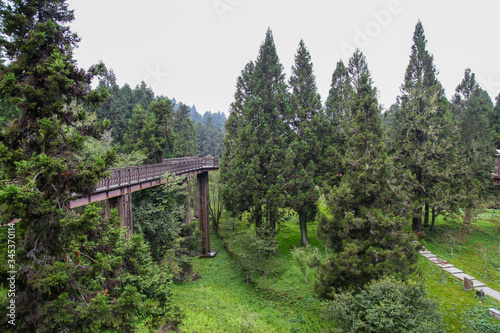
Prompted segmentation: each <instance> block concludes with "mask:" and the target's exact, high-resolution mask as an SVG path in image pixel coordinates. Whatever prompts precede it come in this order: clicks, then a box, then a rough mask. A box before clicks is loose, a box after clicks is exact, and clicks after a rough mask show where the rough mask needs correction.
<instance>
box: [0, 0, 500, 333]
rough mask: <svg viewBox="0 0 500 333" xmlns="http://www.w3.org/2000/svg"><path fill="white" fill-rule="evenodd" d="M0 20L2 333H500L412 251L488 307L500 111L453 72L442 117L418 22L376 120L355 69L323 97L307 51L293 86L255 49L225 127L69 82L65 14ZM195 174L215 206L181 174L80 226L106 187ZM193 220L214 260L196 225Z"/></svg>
mask: <svg viewBox="0 0 500 333" xmlns="http://www.w3.org/2000/svg"><path fill="white" fill-rule="evenodd" d="M0 14H1V24H0V29H1V38H0V53H1V55H2V60H1V62H0V122H1V124H2V126H1V127H0V178H1V179H0V223H1V225H2V228H1V232H0V246H1V250H0V255H1V256H0V265H1V266H2V270H1V272H0V277H1V279H2V283H1V289H0V295H1V297H0V314H1V315H2V317H3V318H4V320H3V321H2V322H0V327H1V330H2V331H6V332H169V331H177V332H179V331H182V332H426V333H427V332H444V331H450V332H465V331H471V330H473V331H475V332H498V330H499V327H500V325H498V323H496V322H494V321H493V320H490V319H489V317H488V316H487V315H486V314H485V313H486V312H485V311H486V308H487V307H498V305H499V303H498V302H497V300H496V299H494V298H493V297H491V298H490V297H485V296H484V295H479V296H477V297H476V296H474V294H473V293H472V292H468V293H466V292H465V291H462V289H463V288H462V284H461V283H458V282H455V283H453V282H450V283H448V282H447V281H449V280H450V281H451V280H453V279H452V278H449V276H448V277H447V275H445V271H444V270H440V269H439V268H438V267H437V266H436V267H434V266H432V265H433V264H431V263H429V262H428V261H427V259H425V258H423V256H421V255H420V254H419V250H422V249H423V248H422V244H424V245H425V246H428V247H430V248H432V250H433V251H436V252H438V253H439V254H440V256H443V257H446V258H447V260H449V261H450V262H452V261H454V260H457V261H458V262H459V263H460V264H461V265H463V267H464V269H469V270H473V271H474V273H473V274H475V275H478V274H484V275H479V276H482V278H484V281H486V282H487V283H488V285H489V286H491V287H492V288H498V286H499V284H498V279H499V278H500V273H499V271H498V268H500V255H499V252H498V251H499V247H498V240H497V236H498V234H499V233H500V222H499V221H500V218H499V217H498V216H499V215H500V213H499V212H500V210H499V209H500V201H499V196H498V193H499V192H498V191H499V189H500V188H499V187H498V186H495V185H494V182H493V181H492V177H491V173H492V172H493V170H494V158H495V154H496V150H495V148H500V141H499V140H500V139H499V138H500V134H499V133H500V94H499V95H498V96H497V97H496V98H495V102H493V101H492V99H491V97H490V96H489V94H488V93H487V92H486V91H485V90H484V89H483V88H482V87H481V86H480V84H479V83H478V81H477V80H476V77H475V74H474V72H473V71H472V70H471V69H469V68H465V69H464V71H463V79H461V81H460V82H457V86H456V90H455V93H454V94H453V97H452V98H451V100H449V99H448V98H447V97H446V94H445V92H444V89H443V86H442V84H441V82H440V80H439V70H438V68H437V67H436V65H435V63H434V57H433V54H432V53H431V50H429V48H428V42H427V39H426V36H425V32H424V26H423V24H422V22H421V21H418V22H417V23H416V25H415V29H414V33H413V36H408V40H410V39H411V40H412V43H411V48H410V49H409V50H408V54H409V61H408V64H407V67H406V71H405V72H404V73H401V78H402V82H401V89H400V94H399V96H395V98H396V103H395V104H393V105H392V106H391V107H390V108H389V109H388V110H383V108H382V107H381V105H380V102H379V91H378V89H377V87H376V85H375V82H376V81H375V78H374V75H373V74H372V72H371V70H370V66H369V62H370V59H368V58H367V56H366V55H365V54H364V53H363V52H362V50H360V49H356V50H355V51H354V52H353V54H352V55H351V56H350V58H349V59H348V61H347V62H344V61H342V60H338V61H337V60H336V61H333V62H332V65H335V66H333V67H335V69H334V71H333V73H331V74H332V75H331V85H330V90H329V93H328V96H323V97H322V96H320V94H319V92H318V87H317V84H316V77H315V72H314V65H313V58H314V54H312V53H310V52H309V49H308V47H307V43H306V41H305V40H299V41H297V42H298V45H297V51H296V53H295V57H294V58H293V60H294V61H293V65H292V66H291V71H290V73H291V75H290V76H289V77H286V72H285V69H284V66H283V64H282V63H281V60H280V57H279V52H278V51H279V50H278V49H277V47H276V43H275V39H274V35H273V32H272V30H271V28H268V30H267V31H266V32H265V35H263V37H264V38H263V41H262V43H261V45H260V47H259V48H258V50H256V51H258V52H257V57H256V58H255V59H253V60H252V59H250V60H248V62H247V63H246V65H245V66H244V67H243V68H241V72H240V75H239V76H238V77H237V78H234V79H235V91H234V100H233V102H232V103H231V105H230V106H229V116H228V119H227V122H226V115H225V113H221V112H217V113H212V112H210V111H207V112H205V113H204V114H203V115H201V114H200V113H198V111H197V110H196V107H195V106H194V105H193V106H192V107H190V106H188V105H186V104H184V103H182V102H178V101H177V100H176V99H175V98H172V99H170V98H168V97H166V96H164V95H157V94H156V93H155V92H154V91H153V89H152V88H151V87H148V86H147V84H146V83H145V82H141V83H140V84H138V85H135V87H134V88H131V86H130V85H128V84H124V85H123V86H121V87H120V86H119V85H118V84H117V77H116V74H115V73H114V71H113V70H112V69H110V68H107V67H106V64H104V63H102V62H101V63H98V64H96V65H93V66H92V67H90V68H89V69H87V70H84V69H82V68H79V67H78V64H77V61H76V60H75V58H74V50H75V48H76V47H77V46H78V43H79V38H78V36H77V34H76V33H75V32H73V31H72V30H71V28H70V23H71V22H72V21H73V20H74V13H73V11H72V10H70V9H69V8H68V4H67V3H66V1H65V0H45V1H38V0H24V1H17V0H16V1H5V2H1V5H0ZM117 75H119V73H118V74H117ZM377 79H378V78H377ZM380 79H383V78H380ZM224 111H225V110H224ZM198 155H204V156H205V155H211V156H214V157H219V161H220V164H219V165H220V170H217V168H218V165H217V164H213V165H211V166H210V168H209V170H210V172H209V173H210V180H209V182H208V180H207V182H208V190H209V194H208V195H206V196H205V193H206V192H205V190H204V189H203V186H204V185H198V186H199V187H197V186H196V182H195V179H196V178H195V177H193V176H192V175H193V174H195V173H196V172H194V171H193V169H189V170H188V172H186V173H185V174H184V176H175V175H174V174H168V173H167V174H165V175H164V176H163V177H162V180H163V184H162V185H158V186H153V185H157V184H159V183H160V182H158V183H154V184H153V182H152V181H151V180H150V179H148V181H150V183H149V185H148V188H146V189H144V188H142V187H140V190H137V191H136V192H134V193H133V194H130V196H128V197H127V200H131V201H132V203H131V204H130V206H129V208H130V210H128V208H127V213H124V211H123V210H124V208H123V207H121V206H120V205H122V204H123V202H125V201H119V202H118V203H117V204H115V203H113V202H114V201H113V202H112V201H110V197H107V195H108V194H109V193H110V192H103V193H105V195H106V197H105V198H106V201H102V202H93V203H89V204H87V205H84V206H79V207H76V208H71V207H75V206H71V202H73V201H74V200H75V198H89V199H88V201H89V202H90V201H91V200H90V198H91V196H92V195H93V194H95V192H98V190H100V189H99V188H98V190H96V186H97V184H98V182H99V181H100V180H102V179H104V178H105V177H107V176H109V174H110V172H109V170H110V169H113V168H126V167H130V166H137V165H143V164H155V163H158V164H161V165H162V166H164V165H166V164H167V163H166V162H165V160H166V159H173V158H179V157H187V156H198ZM182 161H184V160H182ZM205 166H206V165H204V166H203V167H205ZM155 167H157V166H155ZM124 170H125V171H126V172H128V177H129V178H128V183H127V186H129V185H130V186H131V184H132V183H134V182H137V179H135V180H134V179H133V178H132V176H131V172H132V171H131V169H130V168H129V169H124ZM169 170H170V169H169ZM207 170H208V169H203V170H202V171H201V172H203V173H204V176H206V174H207V173H208V171H207ZM163 173H164V171H162V174H163ZM186 174H188V175H186ZM146 176H147V174H146ZM201 178H202V177H199V178H198V179H201ZM158 179H159V178H158ZM204 179H207V178H204ZM200 184H201V183H200ZM114 187H118V185H114V184H111V185H110V186H109V188H113V189H114ZM127 195H129V193H127ZM120 196H122V197H123V196H124V194H123V193H121V194H120ZM205 199H207V200H208V201H207V209H208V210H209V218H210V226H211V228H212V229H211V237H212V239H213V240H214V241H213V242H212V245H213V246H215V247H217V248H218V250H219V255H218V256H215V258H210V259H209V258H201V257H202V256H203V254H205V255H206V253H201V252H202V251H201V249H200V243H201V242H200V239H201V237H202V235H201V232H203V228H202V227H201V226H200V229H201V230H198V223H196V222H194V221H193V219H197V218H198V217H199V216H200V221H202V218H201V216H202V215H203V214H202V213H200V211H201V209H204V206H203V205H201V204H200V205H201V207H198V203H203V202H204V200H205ZM128 202H129V203H130V201H128ZM86 203H87V202H86ZM123 205H125V204H123ZM124 214H131V217H132V218H131V219H129V221H132V220H133V235H132V236H130V237H129V236H127V233H128V232H129V230H127V225H126V221H125V218H124V216H123V215H124ZM198 215H199V216H198ZM201 223H203V221H202V222H201ZM201 223H200V225H202V224H201ZM131 230H132V229H131ZM204 235H205V236H206V235H207V234H204ZM204 241H205V240H204ZM467 242H469V243H467ZM448 247H450V248H451V254H450V255H448V254H447V252H448ZM214 250H215V249H214ZM453 251H455V254H457V253H458V255H454V254H453V253H454V252H453ZM215 252H216V251H214V253H215ZM200 256H201V257H200ZM476 261H479V262H480V263H481V264H480V265H479V264H477V265H475V264H472V263H473V262H476ZM483 262H484V265H483ZM478 267H479V268H478ZM483 267H484V269H483ZM447 283H448V284H447Z"/></svg>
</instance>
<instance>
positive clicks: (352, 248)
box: [316, 50, 416, 297]
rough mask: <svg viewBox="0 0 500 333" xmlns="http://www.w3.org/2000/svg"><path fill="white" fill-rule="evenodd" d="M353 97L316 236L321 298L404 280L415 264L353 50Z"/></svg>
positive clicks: (373, 95) (367, 80)
mask: <svg viewBox="0 0 500 333" xmlns="http://www.w3.org/2000/svg"><path fill="white" fill-rule="evenodd" d="M348 70H349V74H350V82H351V85H352V89H353V90H352V91H353V92H352V98H351V100H350V102H349V108H348V110H349V111H348V112H349V114H348V116H347V117H348V118H349V119H350V121H349V125H350V126H349V127H348V128H347V129H346V147H347V149H346V151H345V155H344V156H343V158H342V166H343V169H344V170H345V173H344V174H343V175H342V177H341V179H340V183H339V184H338V186H334V187H333V188H332V190H331V192H330V193H329V194H328V195H327V204H328V208H329V212H328V214H321V215H320V219H319V230H318V236H319V237H320V238H322V239H323V240H324V241H325V243H326V244H327V245H328V246H329V247H330V248H331V249H332V252H333V253H331V252H330V253H331V254H330V255H329V256H328V259H327V260H326V262H325V263H324V264H323V265H322V266H321V268H320V271H319V272H320V280H319V282H318V284H317V286H316V287H317V290H318V292H319V293H320V294H321V295H322V296H325V297H326V296H329V295H330V294H331V292H332V291H333V292H335V291H339V290H340V289H341V288H343V289H345V288H347V289H351V290H354V291H359V290H360V289H361V288H362V287H363V286H364V285H365V284H366V283H367V282H369V281H371V280H372V279H376V278H378V277H380V276H383V275H388V274H396V275H399V276H400V277H404V276H406V275H407V274H408V273H409V272H410V271H411V270H412V265H413V263H414V262H415V260H416V255H415V251H414V248H413V246H412V244H411V242H410V240H409V239H408V237H407V236H405V235H404V233H403V230H404V225H405V223H404V220H403V219H402V218H401V217H400V209H399V206H400V204H399V200H400V199H399V198H398V194H397V193H396V192H395V191H393V189H392V188H391V180H392V177H393V176H392V173H393V168H392V161H391V159H390V158H389V157H388V156H387V153H386V149H385V145H384V141H383V137H382V135H383V131H382V128H381V117H380V106H379V104H378V101H377V91H376V88H374V87H373V86H372V80H371V76H370V72H369V71H368V67H367V64H366V60H365V57H364V56H363V54H362V53H361V52H360V51H359V50H357V51H356V52H355V53H354V55H353V56H352V57H351V59H350V60H349V67H348Z"/></svg>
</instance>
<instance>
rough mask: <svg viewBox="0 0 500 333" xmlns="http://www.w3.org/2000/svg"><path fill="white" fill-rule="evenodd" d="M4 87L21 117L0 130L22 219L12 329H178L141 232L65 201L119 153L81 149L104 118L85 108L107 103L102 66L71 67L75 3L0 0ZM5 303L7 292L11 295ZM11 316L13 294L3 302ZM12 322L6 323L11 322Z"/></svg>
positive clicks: (14, 212)
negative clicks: (91, 155) (128, 235)
mask: <svg viewBox="0 0 500 333" xmlns="http://www.w3.org/2000/svg"><path fill="white" fill-rule="evenodd" d="M2 5H4V6H2V8H1V18H2V38H1V39H0V46H1V47H2V49H3V50H4V52H5V56H6V57H7V58H8V60H9V61H8V62H6V63H3V64H1V65H0V94H1V95H2V98H3V99H4V100H5V101H6V102H7V103H9V104H15V105H16V106H17V108H18V110H19V113H20V115H19V118H18V119H17V120H14V121H13V122H12V123H11V124H10V125H9V126H8V127H6V128H2V130H1V132H0V164H1V165H2V182H0V210H1V213H2V214H1V215H0V222H1V223H2V224H6V223H8V222H10V221H12V220H14V219H19V220H18V223H17V224H16V225H15V229H16V241H17V243H16V248H17V257H16V264H17V267H16V271H17V272H18V274H17V276H16V329H17V330H18V331H25V332H35V331H37V332H55V331H72V332H84V331H88V330H89V329H91V330H93V331H121V332H123V331H132V330H136V329H137V327H138V325H139V322H141V325H142V326H143V327H144V328H146V329H149V330H153V329H157V328H160V327H162V328H166V327H175V326H176V325H177V319H178V315H177V314H175V313H174V312H171V309H170V307H169V303H168V300H169V297H170V295H169V283H170V280H171V276H170V273H169V272H168V270H167V269H166V268H165V267H160V266H158V265H155V264H153V263H152V261H151V257H150V255H149V249H148V247H147V246H146V245H145V243H144V241H143V240H142V238H141V237H140V236H134V237H133V238H132V239H131V240H125V239H123V238H122V236H123V231H122V230H121V228H120V225H119V220H118V218H117V216H116V213H115V214H114V215H113V216H112V217H111V218H103V217H102V216H100V214H99V210H100V209H99V208H98V207H97V206H95V205H89V206H87V207H86V208H85V209H84V210H81V209H78V210H73V211H71V210H69V207H68V202H69V200H70V199H71V198H72V195H73V194H74V193H78V194H81V195H87V194H89V193H90V192H91V191H93V188H94V186H95V184H96V183H97V181H98V180H99V179H100V178H102V177H103V176H104V171H105V169H106V168H108V167H109V166H110V165H111V164H112V163H113V160H114V152H113V151H107V152H105V153H103V154H102V155H101V156H99V157H98V158H95V159H94V160H93V161H88V160H85V159H82V158H81V156H80V152H81V151H82V148H83V146H84V143H85V141H86V139H87V138H89V137H93V138H96V139H99V138H100V137H101V135H102V133H103V130H104V128H105V127H106V125H107V124H106V122H96V121H92V120H91V119H90V118H89V116H88V113H87V112H86V111H84V108H83V107H82V106H81V105H82V104H83V105H84V106H86V107H87V108H89V107H92V106H95V105H96V104H97V103H99V102H101V101H103V100H104V99H105V97H106V95H107V93H106V92H105V91H103V89H98V90H97V91H92V90H91V89H90V83H91V80H92V78H93V77H94V76H95V75H96V74H101V73H103V71H104V67H103V65H97V66H93V67H91V68H90V70H89V71H88V72H86V71H84V70H82V69H79V68H77V67H76V61H75V60H73V55H72V52H73V49H74V48H75V47H76V44H77V42H78V37H77V35H76V34H74V33H72V32H71V31H70V29H69V27H68V25H69V23H70V22H71V21H72V20H73V12H72V11H69V10H68V5H67V4H66V3H65V1H62V0H47V1H30V0H28V1H9V2H8V3H5V4H3V3H2ZM4 302H5V301H3V303H4ZM1 308H2V316H3V317H6V316H5V314H6V313H5V310H6V304H5V303H4V304H2V306H1ZM6 325H7V324H6V321H4V322H3V323H2V326H3V327H2V328H3V329H6Z"/></svg>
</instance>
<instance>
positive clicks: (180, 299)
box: [173, 234, 323, 333]
mask: <svg viewBox="0 0 500 333" xmlns="http://www.w3.org/2000/svg"><path fill="white" fill-rule="evenodd" d="M211 242H212V246H211V247H212V248H215V249H218V250H219V253H218V254H217V256H216V257H215V258H213V259H201V258H199V259H196V260H195V265H194V269H195V271H196V272H200V273H202V274H203V276H202V278H200V279H199V280H197V281H195V282H186V283H179V284H175V285H174V286H173V294H174V304H176V305H178V306H179V307H180V308H181V309H182V312H183V313H184V314H185V318H184V320H183V323H182V325H181V330H182V332H198V333H201V332H319V331H320V330H321V325H322V324H323V322H322V321H321V318H319V316H318V312H317V311H316V310H317V309H318V308H319V301H318V300H317V299H315V298H313V297H312V296H310V295H311V294H312V289H311V288H312V285H306V286H305V287H302V285H304V283H303V281H301V273H300V271H299V270H298V268H297V269H296V273H297V274H296V275H297V278H296V277H295V274H294V273H293V272H288V270H286V271H285V273H283V275H282V277H283V279H284V280H287V281H288V283H283V282H282V281H281V280H282V279H281V278H280V279H279V280H277V281H271V280H272V279H268V280H267V287H268V288H257V287H256V286H255V285H251V284H246V282H245V277H244V275H243V274H242V273H241V272H240V271H239V270H238V268H237V266H236V265H235V263H234V261H233V259H232V258H231V257H230V255H229V254H228V252H227V251H226V250H225V249H224V248H223V247H222V241H221V240H220V239H219V238H218V237H216V236H214V235H213V234H212V238H211ZM289 263H290V262H289ZM292 266H293V265H292ZM293 270H294V269H293V268H292V271H293ZM311 275H312V274H311ZM290 277H292V278H291V279H290V280H289V278H290ZM274 283H276V288H274V287H271V285H273V286H274ZM292 298H293V299H299V300H298V301H297V302H295V301H291V299H292ZM309 309H313V311H312V313H311V311H308V310H309Z"/></svg>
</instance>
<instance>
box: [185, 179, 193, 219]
mask: <svg viewBox="0 0 500 333" xmlns="http://www.w3.org/2000/svg"><path fill="white" fill-rule="evenodd" d="M186 194H187V200H186V201H187V207H186V218H185V219H184V224H186V225H190V224H191V206H192V205H191V176H187V177H186Z"/></svg>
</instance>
